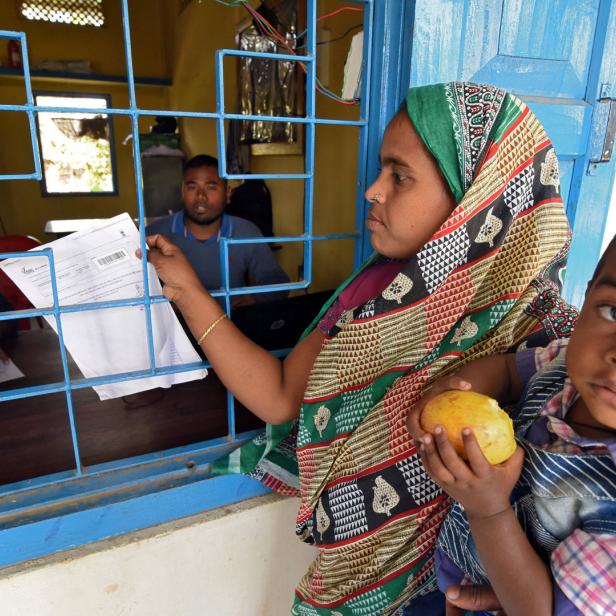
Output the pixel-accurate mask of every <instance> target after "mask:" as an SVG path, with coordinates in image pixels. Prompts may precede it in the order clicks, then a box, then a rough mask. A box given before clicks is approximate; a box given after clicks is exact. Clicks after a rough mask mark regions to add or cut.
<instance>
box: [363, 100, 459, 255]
mask: <svg viewBox="0 0 616 616" xmlns="http://www.w3.org/2000/svg"><path fill="white" fill-rule="evenodd" d="M380 159H381V172H380V173H379V176H378V177H377V179H376V180H375V181H374V183H373V184H372V185H371V186H369V187H368V189H367V190H366V192H365V197H366V199H368V200H369V201H372V206H371V207H370V211H369V212H368V220H367V221H366V227H367V228H368V229H369V230H370V234H371V236H370V241H371V243H372V247H373V248H374V249H375V250H376V251H377V252H378V253H380V254H382V255H384V256H386V257H390V258H395V259H403V258H409V257H412V256H413V255H415V254H416V253H417V251H418V250H419V249H420V248H421V247H422V246H423V245H424V244H425V243H426V242H427V241H428V240H429V239H430V237H432V235H433V234H434V232H435V231H436V230H437V229H438V228H439V227H440V226H441V225H442V224H443V222H444V221H445V220H446V219H447V217H448V216H449V214H450V213H451V212H452V211H453V209H454V208H455V206H456V203H455V200H454V198H453V195H452V194H451V191H450V190H449V187H448V186H447V183H446V182H445V179H444V178H443V176H442V175H441V172H440V171H439V168H438V166H437V164H436V161H435V160H434V157H433V156H432V154H430V152H429V151H428V149H427V148H426V146H425V144H424V143H423V141H422V140H421V139H420V137H419V135H418V134H417V132H416V131H415V128H414V127H413V125H412V123H411V121H410V120H409V117H408V115H407V114H406V113H405V112H404V111H401V112H399V113H397V114H396V116H395V117H394V118H393V120H392V121H391V122H390V123H389V126H388V127H387V129H386V130H385V134H384V136H383V142H382V144H381V153H380ZM375 195H376V197H375Z"/></svg>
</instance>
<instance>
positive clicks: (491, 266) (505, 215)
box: [215, 83, 576, 615]
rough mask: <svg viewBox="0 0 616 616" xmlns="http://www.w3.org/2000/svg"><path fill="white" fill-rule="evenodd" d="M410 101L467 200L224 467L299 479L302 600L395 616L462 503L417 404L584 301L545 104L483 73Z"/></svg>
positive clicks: (308, 607) (563, 332) (342, 325)
mask: <svg viewBox="0 0 616 616" xmlns="http://www.w3.org/2000/svg"><path fill="white" fill-rule="evenodd" d="M406 104H407V111H408V114H409V117H410V119H411V121H412V123H413V125H414V126H415V128H416V130H417V132H418V133H419V135H420V137H421V138H422V139H423V141H424V143H425V144H426V146H427V147H428V149H429V150H430V151H431V152H432V154H433V156H434V158H435V159H436V161H437V163H438V165H439V168H440V169H441V171H442V173H443V176H444V177H445V179H446V180H447V183H448V184H449V187H450V189H451V191H452V193H453V195H454V197H455V199H456V203H457V204H458V205H457V206H456V208H455V209H454V210H453V212H452V213H451V214H450V216H449V217H448V218H447V220H446V221H445V222H444V223H443V224H442V226H441V227H440V228H439V229H438V231H437V232H436V233H435V234H434V235H433V236H432V237H431V238H430V240H429V241H428V242H426V244H425V245H424V246H423V247H422V248H421V249H420V250H419V252H418V253H417V254H416V255H415V256H413V257H411V258H410V259H408V260H407V261H405V262H404V264H403V265H402V266H401V269H400V272H399V273H398V274H397V275H396V277H395V278H394V279H393V281H392V282H391V284H389V286H387V287H386V288H385V289H384V290H383V291H382V292H381V293H380V294H379V295H378V296H376V297H373V298H371V299H370V300H369V301H368V302H366V303H364V304H362V305H360V306H357V307H355V308H353V309H351V310H348V311H347V312H345V313H343V314H342V316H341V317H340V318H339V319H338V321H337V323H335V325H333V327H332V328H331V329H330V331H329V333H328V335H327V337H326V339H325V342H324V344H323V347H322V349H321V351H320V353H319V355H318V356H317V358H316V360H315V363H314V366H313V368H312V371H311V374H310V378H309V382H308V386H307V389H306V392H305V396H304V402H303V405H302V408H301V412H300V417H299V421H298V422H297V423H296V424H294V425H292V424H286V425H285V426H268V428H267V432H266V435H265V436H264V437H262V438H261V439H257V441H256V442H253V443H252V444H251V445H250V446H249V447H245V448H241V449H240V450H237V451H236V452H234V453H233V454H231V456H230V457H229V459H227V460H225V461H224V462H221V463H220V464H218V465H217V467H216V469H215V470H217V471H218V472H229V471H232V470H250V469H254V470H253V472H252V474H253V476H256V477H257V478H259V479H261V480H262V481H264V482H265V483H266V484H267V485H269V486H271V487H273V488H275V489H278V490H281V491H286V492H287V493H297V492H296V490H297V487H299V494H300V497H301V504H300V508H299V512H298V516H297V525H298V527H297V530H298V534H300V536H301V537H302V538H303V539H304V540H306V541H311V542H314V543H316V544H318V545H319V547H321V548H322V551H321V553H320V555H319V557H318V558H317V559H316V561H315V562H314V563H313V565H312V566H311V567H310V570H309V571H308V573H307V574H306V575H305V576H304V578H303V579H302V581H301V582H300V584H299V586H298V588H297V590H296V602H295V605H294V608H293V610H294V611H293V613H295V614H336V613H338V614H345V615H346V614H390V613H393V612H394V611H395V609H396V608H397V607H398V606H399V605H401V604H402V603H403V602H404V601H405V600H407V599H408V598H410V597H412V596H415V595H417V594H419V593H421V592H424V591H428V590H430V589H432V588H434V587H435V586H434V575H433V562H432V555H433V547H434V540H435V538H436V534H437V531H438V528H439V525H440V523H441V521H442V520H443V517H444V515H445V514H446V512H447V508H448V502H447V499H446V498H445V497H444V495H443V494H442V493H441V491H440V489H439V488H438V486H437V485H436V484H435V483H433V482H432V480H431V479H430V478H429V477H428V476H427V475H426V473H425V471H424V470H423V467H422V465H421V461H420V459H419V457H418V455H417V452H416V449H415V446H414V444H413V441H412V439H411V438H410V436H409V434H408V432H407V429H406V426H405V419H406V416H407V413H408V410H409V408H411V407H412V406H413V405H414V404H415V403H416V402H417V400H418V399H419V396H420V392H421V390H422V388H423V387H424V386H425V385H426V384H427V383H428V382H430V381H432V380H433V379H434V378H436V377H438V376H441V375H442V374H444V373H447V372H451V371H454V370H455V369H457V368H459V367H460V366H461V365H462V364H464V363H465V362H467V361H468V360H470V359H475V358H478V357H481V356H484V355H491V354H494V353H502V352H504V351H506V350H508V349H511V348H512V347H515V346H516V345H518V344H519V343H520V342H522V341H523V340H525V339H527V338H528V336H529V335H531V334H533V333H534V332H537V331H538V330H542V331H546V332H547V333H548V334H549V335H550V336H553V337H556V336H558V337H563V336H568V335H569V333H570V330H571V327H572V323H573V320H574V318H575V314H576V313H575V310H574V309H573V308H571V307H569V306H567V305H565V304H563V302H562V300H560V297H559V271H560V270H561V269H562V267H563V266H564V262H565V259H566V255H567V250H568V243H569V228H568V224H567V219H566V216H565V213H564V209H563V204H562V200H561V198H560V194H559V179H558V163H557V159H556V154H555V152H554V149H553V147H552V144H551V142H550V140H549V139H548V138H547V136H546V134H545V132H544V130H543V128H542V126H541V124H540V123H539V121H538V120H537V118H536V117H535V116H534V114H533V113H532V112H531V111H530V110H529V109H528V108H527V107H526V105H525V104H524V103H523V102H522V101H520V100H518V99H517V98H515V97H514V96H512V95H510V94H508V93H506V92H504V91H502V90H499V89H497V88H493V87H490V86H480V85H475V84H470V83H449V84H440V85H434V86H425V87H420V88H413V89H411V90H409V92H408V95H407V100H406ZM381 261H383V258H382V257H380V256H378V255H376V256H374V257H373V258H371V259H370V260H369V263H368V265H367V266H366V267H364V268H363V270H362V271H366V270H368V269H370V268H371V267H374V266H376V265H378V264H379V262H381ZM359 275H362V274H359ZM351 280H353V278H352V279H351ZM348 282H349V281H347V283H345V284H344V285H342V287H341V288H344V287H345V286H346V285H347V284H348ZM295 431H296V432H295ZM294 439H296V443H294V442H293V441H294ZM293 445H295V447H294V446H293ZM295 453H296V455H297V461H298V464H299V484H297V483H295V481H294V459H295V457H294V456H295Z"/></svg>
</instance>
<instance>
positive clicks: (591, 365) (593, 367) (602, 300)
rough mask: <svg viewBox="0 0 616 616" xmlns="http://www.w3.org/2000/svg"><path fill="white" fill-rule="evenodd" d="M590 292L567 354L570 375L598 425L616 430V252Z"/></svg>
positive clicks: (608, 260) (607, 261)
mask: <svg viewBox="0 0 616 616" xmlns="http://www.w3.org/2000/svg"><path fill="white" fill-rule="evenodd" d="M608 256H609V258H607V259H606V261H605V263H604V265H603V267H602V268H601V270H600V271H599V273H598V275H597V276H596V278H595V281H594V283H593V284H592V286H591V287H590V288H589V289H588V292H587V294H586V299H585V301H584V306H583V307H582V310H581V312H580V316H579V318H578V321H577V323H576V326H575V331H574V333H573V335H572V336H571V341H570V342H569V348H568V350H567V372H568V374H569V377H570V378H571V380H572V382H573V384H574V385H575V387H576V389H577V390H578V391H579V392H580V396H581V398H582V401H583V403H584V405H585V407H586V409H587V411H588V414H589V415H590V418H592V419H594V420H595V421H596V422H597V423H599V424H601V425H602V426H606V427H608V428H616V251H614V250H612V254H610V255H608Z"/></svg>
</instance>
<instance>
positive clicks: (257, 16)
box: [242, 2, 363, 105]
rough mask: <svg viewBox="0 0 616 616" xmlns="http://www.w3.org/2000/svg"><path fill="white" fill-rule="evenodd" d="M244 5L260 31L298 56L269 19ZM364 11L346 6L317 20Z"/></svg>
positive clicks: (303, 66)
mask: <svg viewBox="0 0 616 616" xmlns="http://www.w3.org/2000/svg"><path fill="white" fill-rule="evenodd" d="M242 5H243V6H244V8H245V9H246V10H247V11H248V12H249V13H250V14H251V15H252V16H253V17H254V18H255V20H256V21H257V24H258V25H259V28H260V30H261V31H262V32H263V33H264V34H265V35H266V36H272V37H273V38H274V40H277V41H278V42H279V43H280V44H281V45H283V46H284V47H286V48H287V49H288V50H289V51H290V52H291V54H292V55H294V56H296V55H297V53H296V51H295V50H294V49H293V48H292V47H289V45H288V44H287V42H286V40H285V39H284V37H283V36H282V34H280V32H278V30H276V28H274V26H272V24H271V23H270V22H269V21H267V19H265V17H263V15H261V14H260V13H258V12H257V11H255V10H254V9H253V8H252V6H250V5H249V4H248V2H243V3H242ZM362 10H363V9H360V8H355V7H350V6H345V7H342V8H340V9H337V10H335V11H332V12H331V13H328V14H327V15H322V16H321V17H319V18H318V19H317V21H320V20H321V19H325V18H327V17H332V16H333V15H337V14H338V13H341V12H342V11H362ZM264 23H265V24H267V25H268V26H269V27H270V28H271V32H268V31H267V29H266V28H264V26H263V24H264ZM299 65H300V66H301V68H302V70H303V71H304V73H306V72H307V71H306V66H305V65H304V63H303V62H299ZM316 88H317V90H318V91H319V92H323V90H322V89H321V88H320V87H319V85H318V84H317V86H316ZM337 102H339V103H342V104H343V105H355V104H356V102H355V101H354V100H353V101H346V100H344V99H343V98H339V99H338V100H337Z"/></svg>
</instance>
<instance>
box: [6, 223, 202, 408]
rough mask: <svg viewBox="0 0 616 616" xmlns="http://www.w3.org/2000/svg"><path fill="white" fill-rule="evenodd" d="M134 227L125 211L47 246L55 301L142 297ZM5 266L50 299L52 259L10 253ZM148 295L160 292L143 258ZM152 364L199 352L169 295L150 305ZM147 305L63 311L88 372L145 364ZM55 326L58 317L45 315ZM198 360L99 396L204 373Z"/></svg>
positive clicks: (181, 360) (33, 296)
mask: <svg viewBox="0 0 616 616" xmlns="http://www.w3.org/2000/svg"><path fill="white" fill-rule="evenodd" d="M138 247H139V232H138V231H137V228H136V227H135V224H134V223H133V221H132V220H131V218H130V216H129V215H128V214H120V215H119V216H115V217H114V218H110V219H108V220H105V221H102V222H101V223H99V224H97V225H96V226H93V227H91V228H89V229H84V230H83V231H77V232H76V233H72V234H71V235H67V236H66V237H63V238H60V239H58V240H55V241H53V242H50V243H48V244H45V245H44V246H40V247H37V248H35V249H33V250H32V251H30V252H35V251H37V250H40V249H41V248H51V249H52V250H53V254H54V263H55V269H56V278H57V285H58V298H59V302H60V306H67V305H70V304H83V303H90V302H102V301H111V300H119V299H130V298H134V297H143V295H144V289H143V270H142V262H141V259H138V258H137V257H136V256H135V250H136V249H137V248H138ZM0 268H2V269H3V270H4V271H5V272H6V274H7V275H8V276H9V277H10V278H11V280H13V282H14V283H15V284H16V285H17V286H18V287H19V288H20V290H21V291H22V292H23V294H24V295H25V296H26V297H27V298H28V299H29V300H30V302H31V303H32V305H33V306H35V307H36V308H47V307H49V306H53V295H52V288H51V278H50V274H49V260H48V258H47V257H46V256H42V257H41V258H38V257H23V258H21V259H7V260H6V261H3V262H2V263H0ZM148 280H149V286H150V294H151V295H160V294H161V293H162V290H161V287H160V282H159V280H158V277H157V276H156V272H155V270H154V268H153V266H151V265H149V264H148ZM151 313H152V332H153V339H154V355H155V359H156V367H157V368H162V367H167V366H175V365H179V364H187V363H192V362H199V361H201V358H200V357H199V355H198V354H197V352H196V351H195V349H194V348H193V346H192V344H191V343H190V341H189V340H188V337H187V336H186V334H185V333H184V330H183V329H182V327H181V325H180V323H179V321H178V319H177V317H176V316H175V314H174V312H173V309H172V308H171V305H170V304H169V303H166V302H165V303H157V304H152V305H151ZM145 317H146V315H145V307H144V306H122V307H118V308H105V309H101V310H87V311H83V312H70V313H65V314H62V316H61V321H62V332H63V335H64V342H65V344H66V348H67V350H68V352H69V353H70V354H71V355H72V357H73V359H74V360H75V363H76V364H77V365H78V366H79V369H80V370H81V372H82V374H83V375H84V377H86V378H91V377H100V376H106V375H110V374H118V373H121V372H132V371H135V370H146V369H148V368H149V367H150V362H149V355H148V343H147V328H146V318H145ZM45 319H46V320H47V322H48V323H49V325H50V326H51V327H52V328H53V329H54V330H56V333H57V328H56V321H55V317H53V316H50V317H45ZM206 374H207V371H206V370H205V369H203V368H200V369H198V370H192V371H190V372H179V373H175V374H169V375H161V376H156V377H148V378H142V379H137V380H131V381H123V382H118V383H111V384H108V385H98V386H96V387H94V390H95V391H96V392H97V393H98V395H99V397H100V398H101V400H105V399H108V398H117V397H119V396H125V395H128V394H133V393H137V392H139V391H145V390H147V389H152V388H154V387H170V386H171V385H173V384H174V383H183V382H185V381H191V380H194V379H200V378H203V377H204V376H205V375H206Z"/></svg>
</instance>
